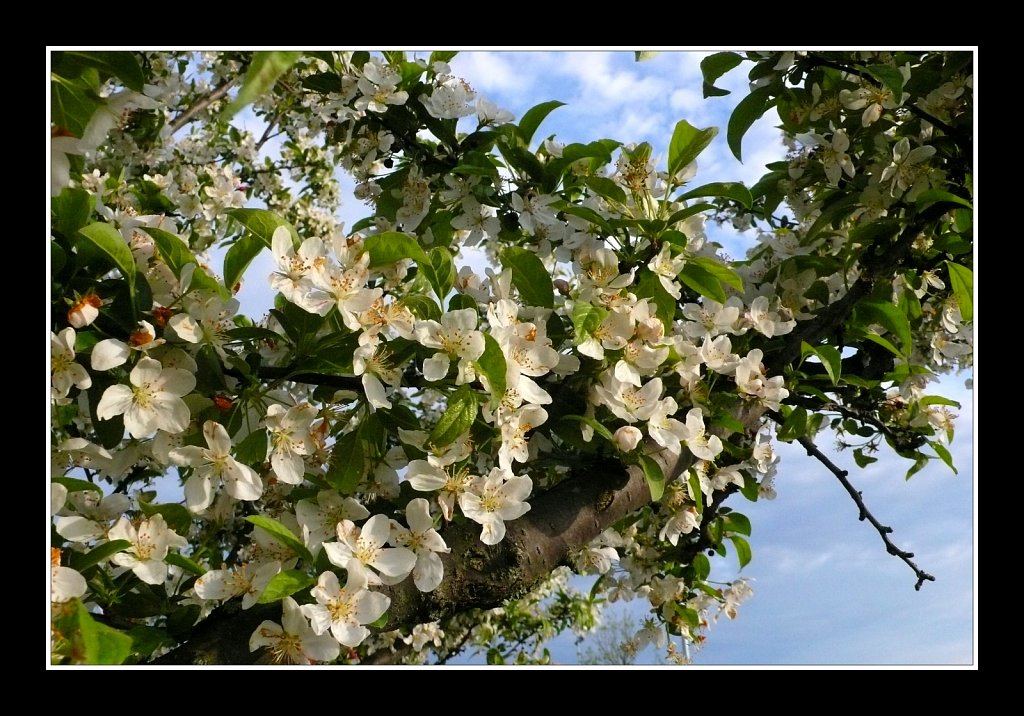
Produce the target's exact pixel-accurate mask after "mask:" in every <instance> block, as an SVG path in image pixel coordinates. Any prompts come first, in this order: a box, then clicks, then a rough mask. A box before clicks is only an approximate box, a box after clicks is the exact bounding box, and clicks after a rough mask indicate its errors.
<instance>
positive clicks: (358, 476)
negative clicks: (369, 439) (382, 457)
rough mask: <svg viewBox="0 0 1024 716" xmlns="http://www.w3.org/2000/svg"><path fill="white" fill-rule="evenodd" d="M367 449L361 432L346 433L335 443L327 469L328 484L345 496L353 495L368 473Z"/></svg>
mask: <svg viewBox="0 0 1024 716" xmlns="http://www.w3.org/2000/svg"><path fill="white" fill-rule="evenodd" d="M365 453H366V449H365V446H364V443H363V441H362V440H361V439H360V438H359V431H358V430H356V431H353V432H351V433H345V434H344V435H342V436H341V437H340V438H338V441H337V442H336V443H334V448H333V449H332V450H331V461H330V465H329V466H328V468H327V475H326V476H325V477H326V478H327V482H328V483H329V484H330V485H331V487H333V488H334V489H335V490H337V491H338V492H340V493H342V494H343V495H351V494H353V493H354V492H355V491H356V488H357V487H358V486H359V481H360V480H362V479H363V475H364V474H365V473H366V456H365Z"/></svg>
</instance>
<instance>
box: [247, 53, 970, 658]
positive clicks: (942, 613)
mask: <svg viewBox="0 0 1024 716" xmlns="http://www.w3.org/2000/svg"><path fill="white" fill-rule="evenodd" d="M704 54H706V53H690V52H663V53H660V54H658V55H657V56H655V57H654V58H652V59H650V60H646V61H644V62H641V63H636V62H634V60H633V54H632V53H631V52H619V53H607V52H464V53H462V54H460V55H459V56H458V57H456V58H455V59H454V60H453V61H452V63H451V64H452V68H453V71H454V73H455V74H457V75H459V76H462V77H464V78H465V79H466V80H468V81H469V83H470V84H471V85H473V87H474V88H475V89H476V90H477V91H478V92H479V93H480V94H481V95H483V96H485V97H487V98H488V99H490V100H491V101H493V102H496V103H497V104H498V105H499V106H501V107H503V108H506V109H509V110H511V111H512V112H513V113H515V115H516V117H517V118H518V117H521V116H522V114H523V113H524V112H525V111H526V110H527V109H529V108H530V107H532V106H534V105H535V104H538V103H539V102H543V101H546V100H552V99H558V100H561V101H563V102H566V103H567V106H565V107H562V108H560V109H558V110H556V111H555V112H554V113H552V114H551V115H550V116H549V118H548V119H547V120H546V121H545V123H544V124H543V125H542V126H541V128H540V130H539V131H538V133H537V138H538V139H540V138H543V137H547V136H548V135H550V134H552V133H554V134H556V135H557V138H558V139H559V140H560V141H562V142H565V143H568V142H586V141H591V140H594V139H599V138H602V137H610V138H613V139H617V140H620V141H623V142H640V141H648V142H650V143H651V144H652V146H653V147H654V153H655V155H660V156H661V157H662V158H664V155H665V153H666V147H667V143H668V139H669V137H670V136H671V133H672V128H673V127H674V125H675V123H676V122H677V121H678V120H679V119H686V120H688V121H689V122H690V123H691V124H693V125H695V126H698V127H707V126H718V127H719V128H720V129H721V130H722V131H721V133H720V134H719V136H718V137H717V138H716V139H715V140H714V142H713V143H712V145H711V146H710V148H709V149H708V150H707V151H705V153H704V154H702V155H701V158H700V159H699V160H698V164H699V167H700V168H699V172H698V175H697V178H696V181H697V182H698V183H706V182H710V181H744V182H746V183H747V184H748V185H750V184H753V183H754V182H755V181H756V180H757V179H758V178H760V176H761V174H762V173H763V171H764V164H766V163H767V162H771V161H776V160H778V159H780V158H781V157H782V155H783V147H782V144H781V142H780V141H779V135H778V132H777V131H776V130H775V129H774V128H773V127H772V121H771V117H768V118H767V119H766V120H762V121H761V122H759V123H758V124H756V125H755V126H754V127H753V128H752V129H751V130H750V131H749V132H748V133H747V135H746V137H745V140H744V157H745V159H746V161H745V163H743V164H740V163H739V162H737V161H736V160H735V158H734V157H733V156H732V154H731V153H730V152H729V150H728V148H727V146H726V142H725V127H726V125H727V122H728V117H729V114H730V112H731V111H732V108H733V106H734V105H735V103H736V102H738V101H739V100H740V99H741V98H742V97H743V93H744V90H745V89H746V83H745V81H744V78H745V71H744V69H743V68H742V67H741V68H739V69H738V70H736V71H735V72H734V73H732V74H730V75H727V76H726V77H725V78H723V80H721V81H720V82H719V83H718V84H719V86H724V87H726V88H728V89H732V90H733V92H734V93H733V94H732V95H730V96H727V97H721V98H713V99H710V100H704V99H703V98H702V97H701V74H700V67H699V63H700V60H701V58H702V57H703V56H704ZM349 186H351V185H350V184H349ZM365 214H366V209H365V207H363V206H362V205H361V204H360V203H359V202H357V201H355V200H354V199H349V200H348V201H347V202H346V204H345V205H344V206H343V208H342V216H343V217H344V218H345V219H346V224H347V225H349V226H351V225H352V223H353V222H354V221H355V220H357V219H359V218H361V217H362V216H363V215H365ZM712 236H713V238H714V239H716V240H718V241H719V242H720V243H722V244H723V246H724V247H725V249H726V251H727V252H728V253H730V254H731V255H733V256H742V254H743V251H744V250H745V247H746V246H748V245H749V244H750V242H751V239H750V237H749V236H748V237H744V236H738V235H736V234H735V233H732V232H725V231H717V232H715V233H714V234H713V235H712ZM271 270H272V268H271V260H270V256H269V254H268V253H266V252H264V254H262V255H261V256H260V257H259V258H258V259H257V261H255V262H254V264H253V266H252V267H251V268H250V271H249V273H248V276H249V278H248V281H247V285H246V287H245V288H244V289H243V293H242V296H241V297H242V299H243V307H244V309H245V310H246V311H247V312H248V313H249V314H250V315H259V312H260V311H261V310H262V309H263V307H264V306H266V305H267V303H268V302H269V300H268V298H269V296H268V293H267V288H266V286H265V284H264V285H260V284H263V281H262V277H263V276H265V275H267V274H269V273H270V271H271ZM966 377H969V376H968V375H966V374H964V375H960V376H950V377H948V378H947V379H945V380H944V381H943V382H942V383H941V384H940V386H939V387H937V388H936V389H935V390H934V391H932V392H936V393H942V394H944V395H948V396H949V397H952V398H954V399H957V400H960V401H961V403H962V404H963V408H962V409H961V410H960V411H959V412H960V420H959V423H958V431H957V436H956V440H955V441H954V443H953V445H952V452H953V455H954V457H955V460H956V464H957V466H958V468H959V469H960V474H959V475H958V476H955V475H953V474H952V472H950V471H949V469H948V468H946V467H945V466H944V465H942V464H941V463H939V462H938V461H934V462H933V463H932V464H931V465H929V467H927V468H925V469H924V470H922V471H921V472H919V473H918V474H917V475H915V476H914V477H913V479H912V480H910V481H909V482H907V481H905V480H904V478H903V475H904V473H905V472H906V468H907V467H908V464H907V463H906V461H904V460H902V459H900V458H898V457H895V456H893V455H887V454H884V453H882V454H880V455H879V457H880V458H881V459H880V460H879V462H877V463H875V464H874V465H872V466H870V467H869V468H868V469H866V470H858V469H856V467H855V466H854V465H853V460H852V456H850V455H848V454H840V455H838V456H836V457H835V458H834V459H835V460H836V461H837V462H838V463H839V464H840V465H841V466H843V467H847V468H850V469H851V479H852V480H853V481H854V484H855V485H856V486H857V487H858V489H860V490H862V491H863V493H864V496H865V499H866V500H867V502H868V505H869V507H870V508H871V509H872V510H873V512H874V513H875V515H876V516H877V517H878V518H879V519H880V520H881V521H882V523H883V524H888V525H891V526H892V527H893V528H894V529H895V532H894V534H893V535H892V537H893V540H894V541H895V542H896V544H897V545H898V546H900V547H902V548H904V549H909V550H911V551H913V552H914V553H915V555H916V557H915V559H916V561H917V563H918V564H919V565H920V566H921V567H922V568H923V569H925V570H926V571H928V572H930V573H931V574H934V575H935V576H936V578H937V581H936V582H934V583H928V584H926V585H924V587H923V588H922V590H921V591H920V592H915V591H914V588H913V585H914V581H915V579H914V575H913V573H912V572H911V571H910V570H909V569H908V568H907V566H906V565H904V564H903V563H902V562H901V561H900V560H898V559H896V558H895V557H891V556H889V555H888V554H886V552H885V548H884V546H883V545H882V542H881V540H880V539H879V536H878V534H877V533H876V532H875V531H874V530H873V529H872V528H871V527H870V526H869V525H868V524H867V523H862V522H859V521H858V520H857V509H856V506H855V505H854V504H853V503H852V501H851V500H850V499H849V497H848V496H847V495H846V493H845V492H844V491H843V489H842V487H841V486H840V485H839V484H838V482H836V480H835V479H834V478H833V477H832V476H831V474H830V473H828V472H827V470H826V469H825V468H824V467H823V466H822V465H820V464H819V463H817V462H816V461H814V460H813V459H811V458H808V457H807V456H806V455H805V454H804V453H803V451H802V450H801V449H799V448H798V447H794V446H787V445H784V444H782V445H780V446H779V452H780V454H781V456H782V464H781V466H780V470H779V476H778V479H777V482H776V485H777V489H778V493H779V494H778V498H777V499H776V500H774V501H771V502H759V503H756V504H751V503H747V502H745V501H743V500H737V501H735V502H733V503H732V506H733V508H734V509H737V510H739V511H741V512H743V513H745V514H747V515H748V516H749V517H750V518H751V521H752V523H753V529H754V531H753V535H752V538H751V544H752V547H753V550H754V560H753V562H751V564H749V565H748V566H747V568H746V569H745V570H744V572H743V575H744V576H746V577H749V578H752V579H753V581H752V586H753V588H754V596H753V598H752V599H751V600H750V601H748V602H747V603H745V604H744V605H743V606H742V607H741V608H740V613H739V618H738V619H737V620H736V621H731V622H730V621H729V620H727V619H724V618H723V619H722V620H721V621H720V622H718V623H717V624H716V625H714V626H713V627H712V628H711V629H710V631H709V638H708V641H707V645H706V646H705V647H704V648H703V649H702V650H700V651H698V652H696V654H695V663H697V664H967V663H972V662H973V661H974V660H975V657H974V654H975V647H974V644H975V640H976V623H977V619H976V613H975V609H974V606H975V599H974V595H975V588H974V585H975V583H976V577H975V574H976V566H975V562H974V554H975V550H974V545H975V541H976V530H975V522H974V513H975V509H974V500H973V497H974V488H973V481H974V470H973V461H974V451H973V444H974V436H973V433H974V430H973V420H974V419H973V414H974V411H973V407H972V406H973V400H974V394H973V392H972V391H968V390H966V389H964V387H963V385H964V379H965V378H966ZM829 442H830V441H829V439H828V437H827V435H826V434H823V435H822V436H821V439H820V440H819V443H820V444H821V447H823V448H826V447H829V448H830V447H831V446H830V445H828V443H829ZM735 566H736V565H735V562H734V557H732V556H730V557H729V558H728V559H725V560H716V564H715V568H714V572H713V578H719V579H723V580H725V579H731V578H733V577H734V576H735V575H736V569H735ZM615 608H616V609H619V608H623V607H620V606H616V607H615ZM628 608H629V609H632V610H640V609H641V605H640V603H639V602H636V601H634V602H633V603H631V605H629V607H628ZM638 613H639V612H638ZM639 618H640V617H638V622H639ZM551 648H552V651H553V654H554V657H555V659H556V661H558V662H560V663H571V662H573V661H574V660H575V659H576V649H575V646H574V645H573V638H572V636H571V635H567V636H565V637H562V638H559V639H558V640H556V641H555V642H554V643H553V644H552V645H551Z"/></svg>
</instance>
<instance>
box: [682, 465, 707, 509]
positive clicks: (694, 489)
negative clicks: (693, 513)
mask: <svg viewBox="0 0 1024 716" xmlns="http://www.w3.org/2000/svg"><path fill="white" fill-rule="evenodd" d="M688 475H689V476H688V477H687V478H686V483H687V484H688V485H689V486H690V495H691V496H692V497H693V504H694V506H695V507H696V508H697V514H698V515H703V514H704V493H703V492H702V491H701V489H700V478H699V477H697V471H696V470H694V469H693V468H690V470H689V473H688Z"/></svg>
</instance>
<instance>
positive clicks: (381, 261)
mask: <svg viewBox="0 0 1024 716" xmlns="http://www.w3.org/2000/svg"><path fill="white" fill-rule="evenodd" d="M363 247H364V249H365V250H366V252H367V253H368V254H370V268H377V267H379V266H390V265H391V264H393V263H395V262H396V261H401V260H402V259H412V260H413V261H415V262H416V263H417V264H420V265H422V264H424V263H426V262H427V254H426V253H425V252H424V251H423V247H422V246H420V245H419V243H417V241H416V239H414V238H413V237H412V236H409V235H408V234H403V233H400V232H398V231H385V232H384V233H382V234H374V235H373V236H368V237H366V241H364V242H363Z"/></svg>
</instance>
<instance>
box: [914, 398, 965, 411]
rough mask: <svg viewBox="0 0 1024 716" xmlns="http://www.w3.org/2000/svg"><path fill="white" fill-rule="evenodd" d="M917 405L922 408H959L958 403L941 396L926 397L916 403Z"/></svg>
mask: <svg viewBox="0 0 1024 716" xmlns="http://www.w3.org/2000/svg"><path fill="white" fill-rule="evenodd" d="M917 404H918V405H920V406H921V407H922V408H923V407H925V406H928V405H952V406H953V407H954V408H959V407H960V403H958V402H957V401H955V400H950V399H949V398H945V397H943V396H941V395H926V396H924V397H923V398H921V399H920V400H918V401H917Z"/></svg>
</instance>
